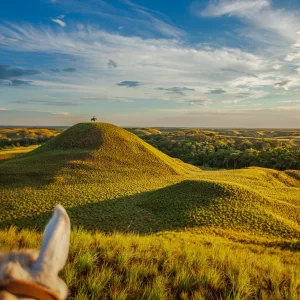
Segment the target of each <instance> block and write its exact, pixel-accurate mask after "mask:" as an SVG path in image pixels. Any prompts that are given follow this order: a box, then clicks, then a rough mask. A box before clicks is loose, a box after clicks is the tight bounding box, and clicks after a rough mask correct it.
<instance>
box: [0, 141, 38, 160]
mask: <svg viewBox="0 0 300 300" xmlns="http://www.w3.org/2000/svg"><path fill="white" fill-rule="evenodd" d="M37 147H38V145H31V146H26V147H15V148H9V149H0V162H1V160H6V159H9V158H12V157H14V156H17V155H20V154H24V153H27V152H29V151H32V150H34V149H36V148H37Z"/></svg>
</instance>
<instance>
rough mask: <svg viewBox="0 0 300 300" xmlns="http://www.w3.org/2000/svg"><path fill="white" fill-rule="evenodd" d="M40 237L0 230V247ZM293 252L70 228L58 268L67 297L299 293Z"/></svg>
mask: <svg viewBox="0 0 300 300" xmlns="http://www.w3.org/2000/svg"><path fill="white" fill-rule="evenodd" d="M40 238H41V235H40V234H38V233H36V232H34V231H28V230H23V231H21V232H17V231H16V230H15V229H14V228H11V229H10V230H9V231H0V246H2V248H4V249H5V250H10V249H12V248H15V247H17V248H31V247H32V248H39V245H40ZM299 264H300V256H299V253H296V252H289V251H282V250H276V249H267V248H266V247H259V246H253V245H252V246H245V245H242V244H239V243H233V242H229V241H227V240H225V239H221V238H218V237H213V236H205V235H198V234H195V233H192V232H189V231H187V232H176V233H175V232H174V233H173V232H169V233H161V234H156V235H152V236H144V237H140V236H137V235H132V234H128V235H123V234H118V233H114V234H109V235H106V234H103V233H94V234H91V233H88V232H86V231H83V230H81V229H77V230H74V231H73V232H72V236H71V248H70V255H69V261H68V263H67V265H66V267H65V269H64V271H63V273H62V277H63V278H64V280H65V281H66V282H67V284H68V286H69V288H70V292H71V295H70V297H69V299H77V300H79V299H80V300H84V299H236V300H238V299H266V300H267V299H272V300H277V299H278V300H279V299H280V300H282V299H289V300H297V299H299V298H300V270H299V267H298V266H299Z"/></svg>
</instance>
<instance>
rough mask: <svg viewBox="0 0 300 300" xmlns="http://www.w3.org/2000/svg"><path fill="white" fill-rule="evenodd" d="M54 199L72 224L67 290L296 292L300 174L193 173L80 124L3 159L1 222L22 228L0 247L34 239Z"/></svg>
mask: <svg viewBox="0 0 300 300" xmlns="http://www.w3.org/2000/svg"><path fill="white" fill-rule="evenodd" d="M58 203H60V204H62V205H63V206H65V207H66V208H67V211H68V213H69V215H70V218H71V222H72V225H73V226H75V227H77V228H75V229H74V230H73V233H72V236H71V249H70V256H69V261H68V264H67V266H66V268H65V269H64V271H63V273H62V276H63V278H64V280H65V281H66V283H67V285H68V286H69V287H70V291H71V298H70V299H76V300H87V299H145V300H146V299H249V300H253V299H274V300H281V299H286V300H292V299H295V300H296V299H299V297H300V272H299V253H298V252H299V250H300V243H299V240H300V217H299V216H300V177H299V171H294V170H289V171H285V172H281V171H276V170H272V169H264V168H254V167H252V168H247V169H238V170H218V171H202V170H200V169H198V168H196V167H194V166H191V165H188V164H185V163H183V162H182V161H180V160H178V159H173V158H171V157H169V156H167V155H165V154H163V153H162V152H160V151H158V150H157V149H155V148H153V147H152V146H150V145H148V144H147V143H145V142H143V141H142V140H141V139H139V138H138V137H137V136H135V135H133V134H132V133H130V132H128V131H126V130H123V129H121V128H119V127H117V126H114V125H110V124H106V123H93V124H92V123H83V124H77V125H75V126H73V127H71V128H69V129H68V130H66V131H65V132H63V133H61V134H60V135H59V136H57V137H55V138H53V139H52V140H51V141H49V142H48V143H46V144H44V145H43V146H41V147H39V148H37V149H35V150H33V151H31V152H29V153H27V154H23V155H20V156H17V157H15V158H11V159H8V160H6V161H4V162H0V204H1V210H0V228H2V229H7V228H8V227H10V226H11V225H16V226H18V227H19V228H28V229H30V230H22V231H20V232H19V231H18V230H16V228H14V227H12V228H10V229H9V230H0V247H1V248H5V249H12V248H15V247H19V248H22V247H25V248H27V247H33V248H38V247H39V243H40V237H41V236H40V234H39V233H36V232H34V231H32V230H31V229H32V228H35V229H38V230H42V229H43V228H44V226H45V224H46V222H47V221H48V220H49V217H50V214H51V213H52V210H53V207H54V206H55V205H56V204H58ZM81 227H83V228H85V229H89V230H92V231H96V232H93V233H90V232H85V231H84V230H82V229H81ZM116 231H117V232H116ZM118 232H119V233H118ZM136 233H137V234H139V235H136ZM276 248H277V249H276Z"/></svg>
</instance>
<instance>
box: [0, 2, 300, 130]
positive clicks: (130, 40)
mask: <svg viewBox="0 0 300 300" xmlns="http://www.w3.org/2000/svg"><path fill="white" fill-rule="evenodd" d="M93 115H95V116H96V117H97V118H98V120H99V121H105V122H111V123H115V124H117V125H120V126H187V127H189V126H193V127H273V128H282V127H285V128H299V124H300V3H299V2H298V1H296V0H285V1H283V0H277V1H276V0H273V1H271V0H243V1H237V0H211V1H204V0H199V1H186V0H176V1H163V0H160V1H157V0H141V1H135V2H132V1H129V0H120V1H119V0H118V1H117V0H113V1H101V0H85V1H81V0H39V1H38V0H30V1H23V0H11V1H3V3H2V4H1V9H0V125H72V124H75V123H77V122H83V121H89V119H90V118H91V117H92V116H93Z"/></svg>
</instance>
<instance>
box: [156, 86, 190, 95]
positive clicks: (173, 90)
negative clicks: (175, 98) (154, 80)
mask: <svg viewBox="0 0 300 300" xmlns="http://www.w3.org/2000/svg"><path fill="white" fill-rule="evenodd" d="M156 89H157V90H158V91H167V92H168V93H169V94H177V95H184V92H187V91H195V89H190V88H187V87H177V86H174V87H172V88H162V87H159V88H156Z"/></svg>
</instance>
